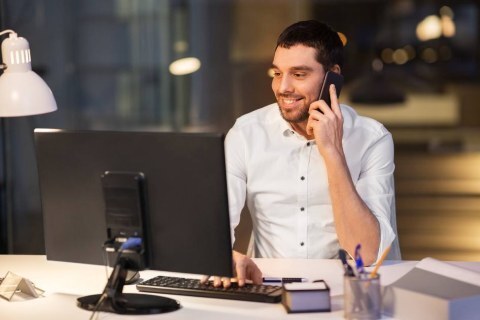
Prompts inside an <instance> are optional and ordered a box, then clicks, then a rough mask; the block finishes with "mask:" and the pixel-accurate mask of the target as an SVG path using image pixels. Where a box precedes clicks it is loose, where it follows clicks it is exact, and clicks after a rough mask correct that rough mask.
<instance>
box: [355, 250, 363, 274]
mask: <svg viewBox="0 0 480 320" xmlns="http://www.w3.org/2000/svg"><path fill="white" fill-rule="evenodd" d="M361 248H362V246H361V245H360V243H359V244H357V247H356V248H355V266H356V268H357V274H358V275H359V276H360V274H362V273H365V269H363V260H362V256H361V255H360V249H361Z"/></svg>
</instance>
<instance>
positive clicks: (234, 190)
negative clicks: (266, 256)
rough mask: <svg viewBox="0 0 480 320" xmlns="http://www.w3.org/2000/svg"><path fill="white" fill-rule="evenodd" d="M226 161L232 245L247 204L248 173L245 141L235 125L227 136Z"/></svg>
mask: <svg viewBox="0 0 480 320" xmlns="http://www.w3.org/2000/svg"><path fill="white" fill-rule="evenodd" d="M225 161H226V168H227V187H228V206H229V212H230V229H231V237H232V245H233V243H234V242H235V228H236V227H237V225H238V223H239V222H240V214H241V212H242V209H243V207H244V205H245V199H246V189H247V174H246V165H245V143H244V139H243V138H242V136H241V134H240V133H239V132H238V130H236V128H235V126H234V127H233V128H232V129H230V131H229V132H228V134H227V136H226V138H225Z"/></svg>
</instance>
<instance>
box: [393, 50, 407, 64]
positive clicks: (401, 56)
mask: <svg viewBox="0 0 480 320" xmlns="http://www.w3.org/2000/svg"><path fill="white" fill-rule="evenodd" d="M392 58H393V61H394V62H395V63H396V64H405V63H407V61H408V53H407V50H405V49H397V50H395V51H394V52H393V56H392Z"/></svg>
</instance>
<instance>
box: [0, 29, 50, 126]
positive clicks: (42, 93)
mask: <svg viewBox="0 0 480 320" xmlns="http://www.w3.org/2000/svg"><path fill="white" fill-rule="evenodd" d="M5 33H10V35H9V37H8V38H7V39H5V40H4V41H3V42H2V58H3V63H4V65H3V68H4V72H3V74H2V76H0V117H18V116H30V115H35V114H42V113H47V112H52V111H55V110H57V104H56V102H55V98H54V97H53V94H52V91H51V90H50V88H49V87H48V86H47V84H46V83H45V82H44V81H43V80H42V78H40V77H39V76H38V75H37V74H36V73H35V72H33V71H32V64H31V56H30V46H29V44H28V41H27V40H26V39H25V38H22V37H17V34H16V33H15V32H14V31H13V30H5V31H2V32H0V36H1V35H3V34H5Z"/></svg>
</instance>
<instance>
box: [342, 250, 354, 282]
mask: <svg viewBox="0 0 480 320" xmlns="http://www.w3.org/2000/svg"><path fill="white" fill-rule="evenodd" d="M338 256H339V257H340V260H341V261H342V264H343V269H344V270H345V275H346V276H349V277H354V276H355V273H354V272H353V268H352V266H351V265H349V264H348V262H347V252H346V251H345V250H343V249H340V250H338Z"/></svg>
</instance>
